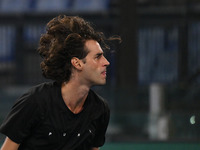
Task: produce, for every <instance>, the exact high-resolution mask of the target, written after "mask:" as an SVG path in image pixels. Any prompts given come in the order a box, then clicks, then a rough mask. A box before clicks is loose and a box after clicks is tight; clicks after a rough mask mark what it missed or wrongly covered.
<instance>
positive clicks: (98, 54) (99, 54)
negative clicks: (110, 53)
mask: <svg viewBox="0 0 200 150" xmlns="http://www.w3.org/2000/svg"><path fill="white" fill-rule="evenodd" d="M103 54H104V53H103V52H101V53H97V54H96V55H95V56H97V57H99V56H101V55H103Z"/></svg>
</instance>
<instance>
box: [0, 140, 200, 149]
mask: <svg viewBox="0 0 200 150" xmlns="http://www.w3.org/2000/svg"><path fill="white" fill-rule="evenodd" d="M0 143H2V141H1V142H0ZM199 149H200V143H184V142H182V143H176V142H174V143H173V142H172V143H168V142H167V143H166V142H158V143H157V142H156V143H154V142H147V143H143V142H139V143H107V144H105V145H104V146H103V147H102V148H101V150H199Z"/></svg>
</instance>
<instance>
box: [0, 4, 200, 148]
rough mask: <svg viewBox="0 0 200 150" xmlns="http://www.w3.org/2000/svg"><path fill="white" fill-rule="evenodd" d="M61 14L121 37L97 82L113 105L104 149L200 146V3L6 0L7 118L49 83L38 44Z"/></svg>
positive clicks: (1, 88)
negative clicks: (22, 99) (104, 78)
mask: <svg viewBox="0 0 200 150" xmlns="http://www.w3.org/2000/svg"><path fill="white" fill-rule="evenodd" d="M59 14H65V15H78V16H80V17H83V18H84V19H86V20H88V21H90V22H92V23H93V24H94V27H95V28H96V29H97V30H99V31H103V32H104V33H105V35H106V36H107V37H109V36H111V35H120V36H121V38H122V43H121V44H120V45H118V46H112V47H111V48H112V50H114V51H112V52H111V53H108V54H107V58H108V59H109V61H110V63H111V65H110V67H109V68H108V83H107V85H106V86H99V87H94V90H96V91H97V92H98V93H99V94H101V95H102V96H103V97H104V98H105V99H106V100H107V101H108V102H109V105H110V108H111V120H110V124H109V127H108V132H107V141H106V144H105V146H104V147H103V148H102V150H108V149H109V150H112V149H115V150H116V149H117V150H118V149H119V150H120V149H123V150H132V149H134V150H160V149H163V150H169V149H170V150H179V149H180V150H188V149H190V150H197V149H200V144H199V142H200V78H199V75H200V41H199V40H200V1H199V0H0V123H2V121H3V119H4V117H5V116H6V114H7V113H8V112H9V110H10V108H11V106H12V105H13V103H14V102H15V100H16V99H17V98H18V97H19V96H20V95H21V94H22V93H24V92H25V91H27V90H28V89H29V88H30V87H31V86H33V85H36V84H39V83H41V82H44V81H47V80H45V79H44V78H43V77H42V75H41V70H40V67H39V65H40V62H41V58H40V57H39V55H38V54H37V52H36V49H37V46H38V41H39V38H40V35H41V34H42V33H44V32H45V25H46V23H47V22H48V21H49V20H51V19H52V18H53V17H55V16H57V15H59ZM3 140H4V136H3V135H0V143H2V142H3Z"/></svg>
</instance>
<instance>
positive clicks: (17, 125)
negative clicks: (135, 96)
mask: <svg viewBox="0 0 200 150" xmlns="http://www.w3.org/2000/svg"><path fill="white" fill-rule="evenodd" d="M101 46H104V47H106V44H105V38H104V36H103V34H102V33H101V32H96V31H95V30H94V29H93V28H92V27H91V26H90V24H89V23H88V22H86V21H85V20H83V19H82V18H80V17H70V16H58V17H56V18H54V19H52V20H51V21H50V22H49V23H48V24H47V32H46V33H45V34H44V35H42V36H41V39H40V44H39V48H38V52H39V54H40V55H41V57H42V58H43V61H42V63H41V69H42V71H43V75H44V76H45V77H46V78H48V79H52V80H53V82H48V83H42V84H40V85H37V86H35V87H32V88H31V89H30V90H29V91H28V92H27V93H25V94H24V95H22V96H21V97H20V98H19V99H18V100H17V102H16V103H15V105H14V106H13V107H12V110H11V111H10V113H9V114H8V116H7V118H6V119H5V121H4V122H3V124H2V125H1V127H0V132H1V133H3V134H5V135H6V136H7V137H6V139H5V142H4V144H3V146H2V148H1V150H17V149H19V150H98V149H99V147H101V146H102V145H103V144H104V142H105V133H106V129H107V126H108V122H109V115H110V111H109V107H108V105H107V103H106V102H105V101H104V100H103V99H102V98H101V97H100V96H98V95H97V94H96V93H95V92H94V91H92V90H91V89H90V88H91V87H92V86H94V85H104V84H105V83H106V68H107V67H108V66H109V62H108V61H107V59H106V58H105V57H104V52H103V50H102V48H101Z"/></svg>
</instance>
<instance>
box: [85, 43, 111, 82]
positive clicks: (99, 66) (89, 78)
mask: <svg viewBox="0 0 200 150" xmlns="http://www.w3.org/2000/svg"><path fill="white" fill-rule="evenodd" d="M85 48H86V49H87V50H88V51H89V53H88V54H87V56H86V57H85V58H84V61H85V63H84V64H83V69H82V75H83V78H84V81H85V82H86V83H87V84H88V85H89V86H93V85H104V84H105V83H106V68H107V67H108V65H109V64H110V63H109V62H108V60H107V59H106V58H105V57H104V55H103V54H104V53H103V50H102V49H101V46H100V45H99V43H98V42H97V41H95V40H87V41H86V43H85Z"/></svg>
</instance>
